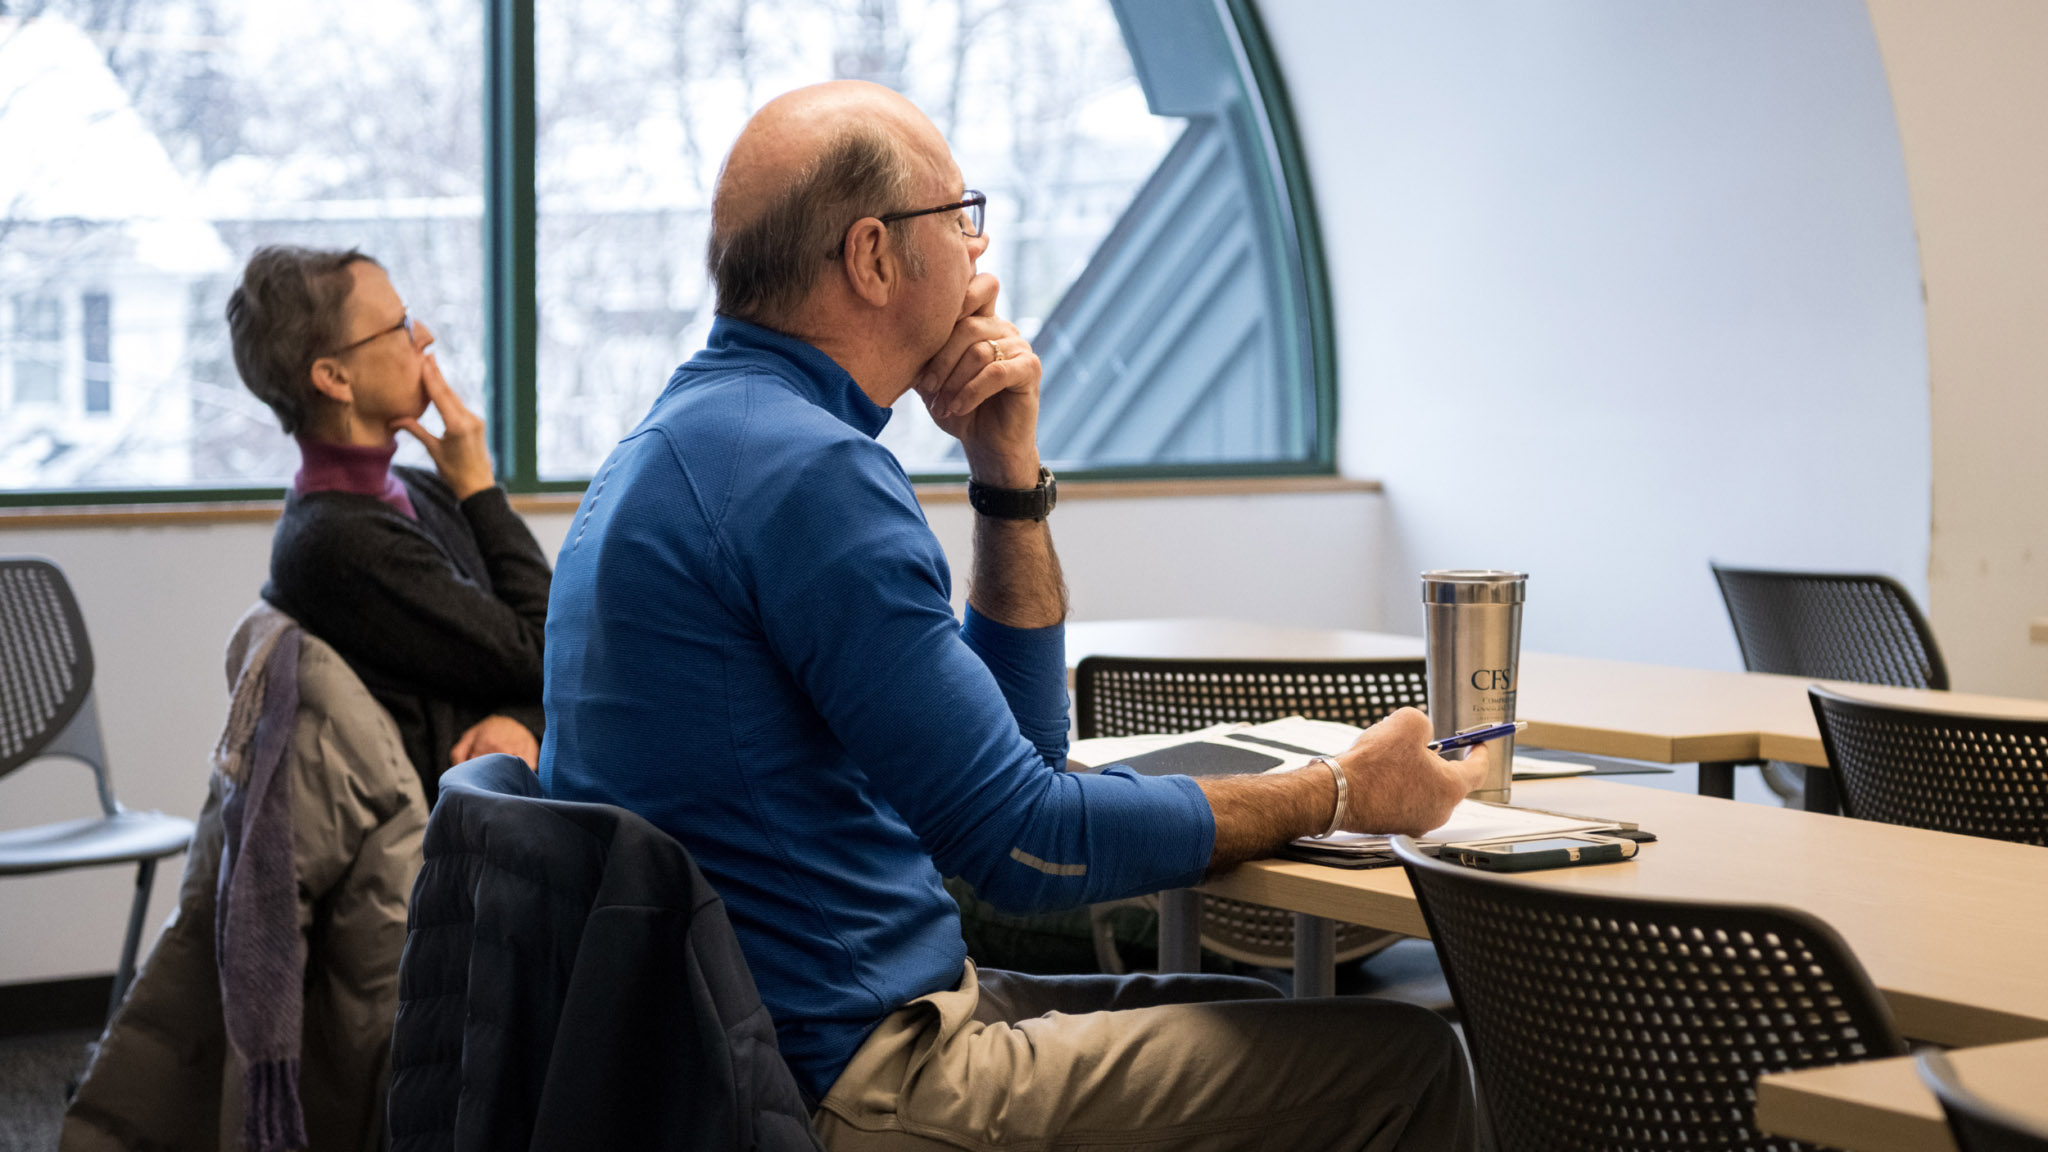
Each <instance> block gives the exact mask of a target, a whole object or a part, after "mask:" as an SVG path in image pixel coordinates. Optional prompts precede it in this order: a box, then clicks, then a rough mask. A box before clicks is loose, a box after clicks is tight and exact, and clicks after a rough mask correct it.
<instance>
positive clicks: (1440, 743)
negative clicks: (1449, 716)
mask: <svg viewBox="0 0 2048 1152" xmlns="http://www.w3.org/2000/svg"><path fill="white" fill-rule="evenodd" d="M1528 726H1529V722H1528V721H1527V720H1510V721H1508V722H1507V723H1505V724H1488V725H1486V726H1484V727H1481V728H1467V729H1466V730H1465V731H1463V732H1458V733H1454V734H1452V735H1449V736H1446V737H1444V738H1443V739H1441V740H1431V741H1430V742H1429V745H1428V747H1429V750H1430V751H1431V752H1449V751H1451V750H1452V749H1455V748H1469V747H1471V746H1472V745H1474V744H1484V743H1486V742H1487V741H1488V740H1498V739H1500V738H1501V737H1503V736H1513V735H1514V734H1515V733H1517V732H1520V731H1521V730H1522V729H1524V728H1527V727H1528Z"/></svg>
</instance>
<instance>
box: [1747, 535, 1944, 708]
mask: <svg viewBox="0 0 2048 1152" xmlns="http://www.w3.org/2000/svg"><path fill="white" fill-rule="evenodd" d="M1713 569H1714V579H1715V580H1716V581H1718V582H1719V583H1720V585H1721V599H1722V600H1723V601H1724V602H1725V603H1726V604H1727V606H1728V619H1729V620H1730V621H1731V622H1732V623H1733V624H1734V625H1735V643H1736V645H1737V646H1738V647H1740V648H1741V649H1742V666H1743V667H1744V668H1747V669H1748V670H1750V671H1751V672H1776V673H1779V674H1781V675H1785V676H1811V677H1813V678H1814V679H1817V680H1849V681H1854V682H1855V683H1858V684H1891V685H1894V686H1897V687H1900V688H1944V689H1945V688H1947V687H1948V668H1947V666H1946V665H1944V664H1943V663H1942V662H1941V649H1940V648H1939V647H1938V646H1937V645H1936V644H1935V642H1934V631H1933V629H1931V628H1929V627H1928V626H1927V618H1926V617H1924V616H1922V615H1921V614H1920V609H1919V608H1918V607H1917V606H1916V605H1915V604H1914V603H1913V597H1912V596H1911V595H1910V594H1909V593H1908V592H1907V591H1906V590H1905V588H1904V587H1902V586H1901V585H1900V584H1899V582H1898V581H1896V580H1893V579H1892V578H1891V577H1889V576H1878V575H1862V574H1855V573H1835V572H1772V571H1764V570H1760V569H1754V568H1723V567H1721V566H1720V565H1718V564H1716V565H1713Z"/></svg>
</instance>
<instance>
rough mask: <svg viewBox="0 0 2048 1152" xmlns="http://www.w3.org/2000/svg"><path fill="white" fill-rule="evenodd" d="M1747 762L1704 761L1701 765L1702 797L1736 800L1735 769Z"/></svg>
mask: <svg viewBox="0 0 2048 1152" xmlns="http://www.w3.org/2000/svg"><path fill="white" fill-rule="evenodd" d="M1747 763H1750V761H1747V760H1717V761H1711V762H1707V761H1703V762H1701V764H1700V795H1702V796H1718V797H1720V798H1721V799H1723V800H1733V799H1735V768H1736V766H1737V765H1739V764H1747Z"/></svg>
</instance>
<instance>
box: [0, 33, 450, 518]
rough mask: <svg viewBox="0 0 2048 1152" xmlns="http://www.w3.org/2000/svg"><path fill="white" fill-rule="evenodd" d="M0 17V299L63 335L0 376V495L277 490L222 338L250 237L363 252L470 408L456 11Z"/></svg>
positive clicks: (276, 470)
mask: <svg viewBox="0 0 2048 1152" xmlns="http://www.w3.org/2000/svg"><path fill="white" fill-rule="evenodd" d="M0 13H4V14H0V157H5V161H4V162H0V299H7V298H10V297H12V298H13V299H14V300H15V301H17V304H16V307H17V308H19V307H20V304H19V303H18V302H19V301H21V300H22V299H24V298H28V297H33V298H36V299H47V300H50V301H54V302H55V304H54V307H55V309H56V312H57V315H58V316H59V320H58V323H59V324H60V325H63V324H67V323H68V324H69V325H70V327H69V329H68V331H59V332H58V334H57V336H56V337H55V338H54V342H53V343H50V344H48V345H45V344H43V343H41V342H40V338H39V340H38V341H37V342H34V343H33V350H31V351H24V349H25V348H27V347H29V346H28V345H24V344H22V343H21V342H20V339H19V337H18V336H15V337H13V338H12V342H13V347H12V349H11V351H10V355H9V356H8V357H7V358H6V359H5V361H0V364H5V365H6V367H5V369H4V370H6V371H8V372H10V373H11V374H12V376H13V379H12V381H11V383H12V392H11V395H12V397H13V398H14V400H15V405H14V407H13V408H12V409H10V410H9V411H8V412H7V419H6V420H5V421H4V423H0V490H23V489H51V488H87V489H90V488H108V487H112V488H145V487H164V486H182V485H196V486H209V487H211V486H228V485H239V484H277V483H280V482H282V481H284V480H285V479H287V478H289V476H290V475H291V473H292V471H293V470H294V469H295V468H296V467H297V460H298V457H297V451H296V449H295V448H294V446H293V445H292V443H291V441H290V440H289V439H288V438H287V437H285V436H284V435H283V434H282V433H281V432H279V431H278V428H277V423H276V419H275V417H273V416H272V415H271V413H270V411H269V409H268V408H266V407H265V406H264V405H263V404H262V403H261V402H260V401H258V400H256V399H255V398H254V397H253V396H251V395H250V394H249V392H248V391H247V390H246V389H244V388H243V387H242V385H241V382H240V379H239V378H238V377H237V376H236V374H235V369H234V361H233V358H232V356H231V355H230V352H229V349H228V345H227V330H226V324H225V322H224V321H223V319H222V310H223V307H224V306H225V304H226V301H227V296H228V293H229V291H231V290H232V288H233V287H234V285H235V283H236V281H237V279H238V278H239V276H240V272H241V267H242V264H243V262H244V261H245V260H246V259H247V257H248V255H249V253H250V252H251V251H252V250H254V249H255V248H256V247H257V246H259V245H262V244H266V243H293V244H302V245H309V246H314V247H328V248H347V247H360V248H362V249H363V250H364V251H366V252H368V253H370V254H372V255H374V256H376V257H377V258H378V260H380V261H381V262H382V263H384V264H385V266H386V267H387V268H388V269H389V270H390V272H391V278H392V281H393V282H394V283H395V284H396V285H397V286H398V289H399V291H400V292H401V293H402V294H403V295H404V296H405V298H406V302H407V304H408V305H409V306H410V308H411V310H412V313H413V315H415V316H418V317H420V318H422V319H425V320H427V321H429V323H431V324H432V326H433V328H434V331H435V333H436V335H437V337H438V343H437V346H436V352H437V355H438V357H439V359H440V362H441V365H442V368H443V370H444V372H445V374H446V375H447V377H448V379H449V382H450V383H451V384H453V385H455V386H456V388H457V390H458V391H461V392H463V393H464V394H465V395H466V396H467V397H468V398H469V399H470V400H471V401H472V402H473V403H474V402H479V401H480V399H481V394H480V389H481V382H482V379H483V359H482V349H483V322H482V260H481V217H482V179H481V178H482V130H481V121H482V109H481V104H480V99H481V77H482V75H483V61H482V53H481V50H480V48H473V47H472V46H477V45H480V44H481V42H482V30H481V12H480V6H479V5H476V4H474V3H468V2H464V0H364V2H361V3H354V4H335V5H328V4H300V3H283V4H280V3H270V2H267V0H122V2H120V3H105V2H104V0H28V2H26V3H21V2H10V3H7V4H5V5H0ZM39 307H40V306H39ZM66 313H68V314H69V315H68V317H67V316H66V315H65V314H66ZM18 315H19V314H18V313H17V316H18ZM25 385H26V389H27V391H26V392H24V386H25ZM25 395H26V396H29V397H32V398H35V402H34V404H33V405H32V406H29V407H24V406H23V404H22V399H23V397H24V396H25ZM408 458H410V459H413V460H415V461H422V460H424V456H423V455H421V454H419V453H418V452H417V450H409V451H408Z"/></svg>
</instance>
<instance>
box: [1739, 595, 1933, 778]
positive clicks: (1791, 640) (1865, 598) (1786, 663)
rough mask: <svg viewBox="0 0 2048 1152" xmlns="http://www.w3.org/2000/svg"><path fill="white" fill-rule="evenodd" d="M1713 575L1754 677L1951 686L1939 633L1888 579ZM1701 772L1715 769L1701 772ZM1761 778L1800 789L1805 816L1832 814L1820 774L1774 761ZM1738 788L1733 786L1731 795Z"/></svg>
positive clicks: (1915, 686) (1765, 768)
mask: <svg viewBox="0 0 2048 1152" xmlns="http://www.w3.org/2000/svg"><path fill="white" fill-rule="evenodd" d="M1711 567H1712V568H1713V570H1714V579H1715V580H1716V581H1717V582H1718V583H1719V584H1720V585H1721V599H1722V601H1723V602H1724V603H1725V604H1726V605H1727V606H1728V619H1729V621H1730V622H1731V623H1733V624H1734V625H1735V644H1736V646H1737V647H1738V648H1740V649H1741V650H1742V666H1743V667H1744V668H1746V669H1748V670H1749V671H1751V672H1772V673H1776V674H1778V675H1782V676H1808V677H1812V678H1813V679H1815V680H1847V681H1851V682H1853V683H1857V684H1890V685H1894V686H1896V687H1900V688H1939V689H1946V688H1947V687H1948V668H1947V666H1946V665H1944V664H1943V663H1942V662H1941V649H1940V648H1939V647H1938V646H1936V644H1935V642H1934V631H1933V629H1931V628H1929V627H1928V626H1927V618H1926V617H1925V616H1922V615H1921V614H1920V609H1919V608H1918V607H1917V606H1915V605H1914V603H1913V597H1912V596H1911V595H1910V594H1909V593H1907V591H1906V589H1905V588H1904V587H1902V586H1901V585H1900V584H1899V582H1898V581H1896V580H1893V579H1892V578H1891V577H1889V576H1878V575H1863V574H1855V573H1833V572H1775V571H1765V570H1761V569H1755V568H1723V567H1721V566H1720V565H1718V564H1716V565H1711ZM1702 771H1703V772H1710V771H1711V770H1710V769H1708V768H1707V766H1705V765H1702ZM1722 771H1723V772H1724V773H1725V771H1726V770H1725V769H1723V770H1722ZM1764 778H1765V779H1766V780H1767V781H1768V782H1770V784H1771V786H1772V788H1773V790H1774V791H1776V792H1778V793H1779V795H1781V796H1786V797H1787V798H1790V797H1791V796H1793V795H1795V794H1796V793H1797V791H1798V789H1799V787H1800V783H1801V781H1802V780H1803V781H1805V783H1806V786H1807V787H1808V790H1809V791H1808V795H1807V796H1806V797H1805V804H1806V807H1807V808H1808V809H1809V810H1811V811H1832V810H1833V809H1834V804H1835V795H1834V793H1835V790H1836V789H1835V787H1834V785H1835V784H1836V781H1835V780H1834V778H1833V777H1830V776H1827V775H1826V774H1824V773H1822V774H1814V775H1811V776H1809V774H1807V773H1805V772H1804V771H1803V770H1802V769H1801V768H1800V767H1799V766H1797V765H1792V764H1780V763H1776V762H1773V763H1771V764H1767V765H1765V766H1764ZM1732 789H1733V782H1732V780H1730V781H1729V782H1728V784H1727V786H1726V791H1727V794H1730V795H1732V794H1733V791H1732ZM1709 790H1710V789H1709V788H1708V787H1704V786H1703V787H1702V788H1701V791H1702V792H1707V791H1709ZM1713 790H1715V791H1721V790H1722V789H1721V788H1719V787H1716V788H1715V789H1713Z"/></svg>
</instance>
